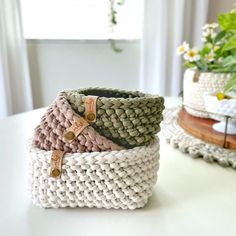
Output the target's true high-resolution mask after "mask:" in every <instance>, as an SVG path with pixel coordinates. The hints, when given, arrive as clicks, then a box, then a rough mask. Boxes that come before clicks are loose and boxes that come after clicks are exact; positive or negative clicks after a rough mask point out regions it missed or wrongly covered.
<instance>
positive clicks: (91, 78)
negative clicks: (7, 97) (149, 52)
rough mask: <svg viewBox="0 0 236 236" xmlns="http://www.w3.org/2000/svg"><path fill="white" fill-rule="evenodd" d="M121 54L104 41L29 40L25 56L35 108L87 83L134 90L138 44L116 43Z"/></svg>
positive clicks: (137, 69) (135, 86)
mask: <svg viewBox="0 0 236 236" xmlns="http://www.w3.org/2000/svg"><path fill="white" fill-rule="evenodd" d="M119 46H120V47H121V48H123V52H122V53H118V54H117V53H115V52H113V51H112V50H111V48H110V45H109V43H107V42H105V41H101V42H99V41H97V42H84V41H76V40H73V41H65V40H59V41H55V40H53V41H47V40H41V41H40V40H29V41H28V56H29V63H30V74H31V80H32V90H33V99H34V107H35V108H38V107H42V106H47V105H49V104H50V103H51V102H52V101H53V99H54V98H55V96H56V94H57V93H58V92H59V91H60V90H63V89H66V88H80V87H89V86H93V87H94V86H100V87H114V88H121V89H131V90H137V89H138V83H139V64H140V56H139V55H140V47H139V43H138V42H123V43H119Z"/></svg>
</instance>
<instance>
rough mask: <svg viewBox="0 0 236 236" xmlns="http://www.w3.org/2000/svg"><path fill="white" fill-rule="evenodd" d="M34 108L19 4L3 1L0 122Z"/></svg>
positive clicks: (0, 10)
mask: <svg viewBox="0 0 236 236" xmlns="http://www.w3.org/2000/svg"><path fill="white" fill-rule="evenodd" d="M32 108H33V105H32V95H31V85H30V78H29V70H28V62H27V51H26V43H25V40H24V38H23V35H22V28H21V17H20V4H19V1H18V0H0V118H2V117H5V116H8V115H12V114H15V113H18V112H23V111H27V110H30V109H32Z"/></svg>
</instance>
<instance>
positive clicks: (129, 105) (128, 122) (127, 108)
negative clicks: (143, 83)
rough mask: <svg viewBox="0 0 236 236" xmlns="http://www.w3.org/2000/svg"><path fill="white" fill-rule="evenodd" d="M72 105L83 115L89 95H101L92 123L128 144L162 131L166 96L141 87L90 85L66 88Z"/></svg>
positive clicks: (147, 139) (143, 141)
mask: <svg viewBox="0 0 236 236" xmlns="http://www.w3.org/2000/svg"><path fill="white" fill-rule="evenodd" d="M66 92H67V95H68V97H67V98H68V101H69V103H70V104H71V107H72V108H73V109H74V110H75V111H76V112H77V113H79V114H80V115H81V116H84V115H85V114H84V112H85V106H84V101H85V98H86V96H88V95H93V96H98V97H99V98H98V99H97V119H96V122H95V123H94V124H92V127H93V128H94V129H95V130H96V131H97V132H99V133H100V134H101V135H103V136H105V137H106V138H108V139H110V140H112V141H113V142H114V143H117V144H119V145H121V146H124V147H126V148H132V147H135V146H141V145H146V144H149V143H150V141H151V140H152V139H153V138H154V135H155V134H157V133H158V132H159V131H160V122H161V121H162V119H163V117H162V112H163V109H164V98H163V97H160V96H157V95H151V94H144V93H141V92H138V91H135V92H131V91H124V90H117V89H105V88H88V89H78V90H69V91H66Z"/></svg>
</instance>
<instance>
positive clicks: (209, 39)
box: [177, 9, 236, 91]
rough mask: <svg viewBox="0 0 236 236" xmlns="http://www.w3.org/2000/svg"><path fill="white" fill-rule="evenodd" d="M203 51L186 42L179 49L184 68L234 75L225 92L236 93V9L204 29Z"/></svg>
mask: <svg viewBox="0 0 236 236" xmlns="http://www.w3.org/2000/svg"><path fill="white" fill-rule="evenodd" d="M202 29H203V38H202V41H203V42H204V44H203V46H202V48H201V49H198V48H196V47H191V46H190V45H189V44H188V43H186V42H184V43H183V44H182V45H181V46H179V47H178V48H177V54H178V55H183V57H184V67H186V68H194V69H198V70H199V71H200V72H214V73H233V76H232V78H231V79H230V82H229V83H228V84H227V85H226V88H225V91H232V90H234V91H236V74H234V73H236V9H233V10H232V11H230V12H228V13H224V14H221V15H219V17H218V23H212V24H206V25H205V26H204V27H203V28H202Z"/></svg>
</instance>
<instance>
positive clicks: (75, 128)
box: [64, 117, 89, 141]
mask: <svg viewBox="0 0 236 236" xmlns="http://www.w3.org/2000/svg"><path fill="white" fill-rule="evenodd" d="M87 126H89V123H88V122H87V121H86V120H85V119H84V118H82V117H79V118H78V119H77V121H76V122H74V123H73V124H72V125H71V127H70V128H68V129H67V130H66V132H65V134H64V138H65V139H66V140H67V141H73V140H74V139H75V138H76V137H77V136H78V135H79V134H80V133H81V132H82V131H83V130H84V129H85V128H86V127H87Z"/></svg>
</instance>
